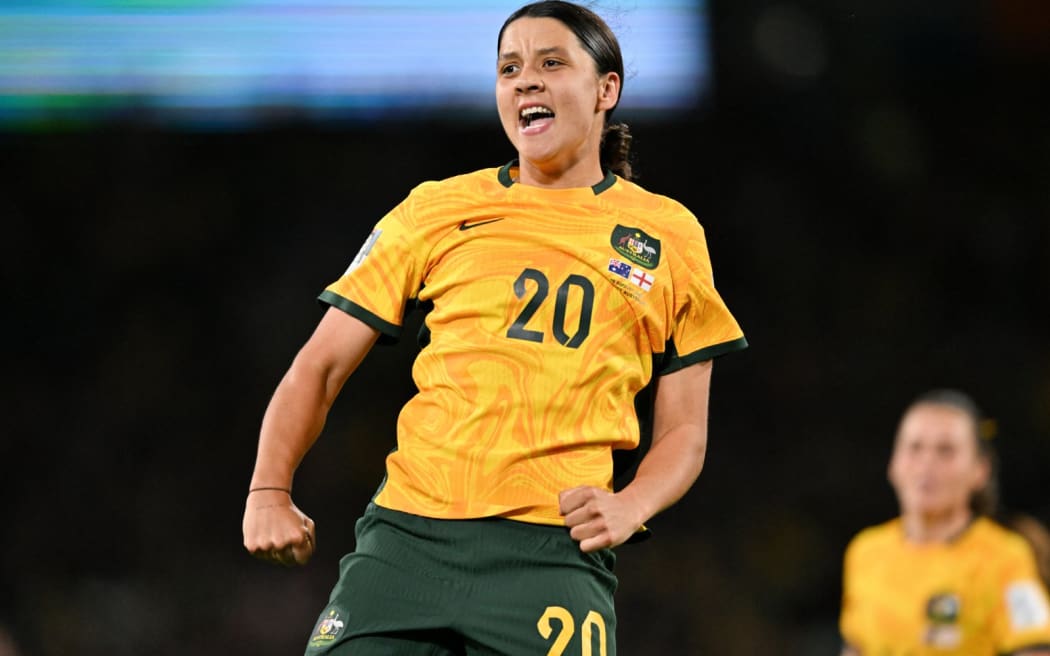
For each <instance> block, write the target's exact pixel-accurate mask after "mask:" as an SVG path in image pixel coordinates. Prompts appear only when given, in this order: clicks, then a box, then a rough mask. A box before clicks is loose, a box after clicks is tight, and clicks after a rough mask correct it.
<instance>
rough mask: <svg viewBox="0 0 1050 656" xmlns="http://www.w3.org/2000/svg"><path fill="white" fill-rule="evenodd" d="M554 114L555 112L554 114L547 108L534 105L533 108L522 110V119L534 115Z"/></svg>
mask: <svg viewBox="0 0 1050 656" xmlns="http://www.w3.org/2000/svg"><path fill="white" fill-rule="evenodd" d="M553 113H554V112H552V111H551V110H550V109H549V108H547V107H543V106H541V105H533V106H532V107H526V108H525V109H523V110H521V117H522V118H528V117H529V116H532V115H533V114H553Z"/></svg>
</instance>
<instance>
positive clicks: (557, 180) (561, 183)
mask: <svg viewBox="0 0 1050 656" xmlns="http://www.w3.org/2000/svg"><path fill="white" fill-rule="evenodd" d="M604 177H605V174H604V173H603V172H602V167H601V164H600V163H599V162H598V160H597V159H595V160H594V161H593V162H575V163H571V164H569V165H568V166H545V165H544V163H537V162H530V161H529V160H527V159H524V158H519V160H518V182H520V183H521V184H524V185H531V186H534V187H548V188H550V189H570V188H573V187H592V186H594V185H596V184H598V183H599V182H601V181H602V179H603V178H604Z"/></svg>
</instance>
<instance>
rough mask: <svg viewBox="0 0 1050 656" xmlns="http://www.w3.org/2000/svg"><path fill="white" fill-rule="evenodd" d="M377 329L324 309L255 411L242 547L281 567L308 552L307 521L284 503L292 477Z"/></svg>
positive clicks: (299, 561) (311, 529)
mask: <svg viewBox="0 0 1050 656" xmlns="http://www.w3.org/2000/svg"><path fill="white" fill-rule="evenodd" d="M377 337H378V333H377V332H376V331H375V330H374V329H373V328H371V327H370V326H368V325H367V324H365V323H363V322H361V321H359V320H358V319H355V318H354V317H351V316H350V315H348V314H346V313H345V312H343V311H342V310H338V309H335V308H329V309H328V311H327V312H326V313H325V315H324V317H323V318H322V319H321V321H320V323H319V324H318V326H317V329H316V330H315V331H314V333H313V335H311V337H310V339H309V340H307V342H306V344H305V345H304V346H303V347H302V349H301V350H300V351H299V353H298V355H296V357H295V360H294V361H293V362H292V366H291V367H290V368H289V369H288V373H286V374H285V376H284V378H283V379H282V380H281V382H280V383H279V384H278V385H277V390H276V391H275V392H274V395H273V398H272V399H271V400H270V404H269V405H268V406H267V408H266V414H265V415H264V416H263V422H262V430H261V431H260V434H259V450H258V453H257V455H256V460H255V472H254V473H253V474H252V482H251V485H250V487H249V489H253V490H254V489H256V488H277V489H264V490H258V491H256V492H250V493H249V494H248V499H247V503H246V504H245V509H244V522H243V526H242V528H243V530H244V546H245V548H246V549H248V551H250V552H251V553H252V555H254V556H257V557H259V558H263V559H265V560H272V561H275V562H279V563H282V564H284V565H293V564H300V565H302V564H305V563H306V562H307V561H308V560H309V559H310V556H311V555H312V554H313V550H314V545H315V544H316V538H315V533H314V523H313V520H311V519H310V518H309V517H307V516H306V515H305V514H303V513H302V512H301V511H300V510H299V509H298V508H296V507H295V504H294V503H292V499H291V494H290V492H284V491H282V490H289V491H290V490H291V489H292V477H293V475H294V473H295V470H296V468H297V467H298V466H299V463H300V461H302V459H303V456H305V455H306V452H307V451H309V449H310V447H311V446H313V443H314V441H315V440H316V439H317V436H318V435H320V433H321V429H322V428H323V427H324V422H325V419H326V418H327V416H328V410H329V408H331V406H332V403H333V402H334V401H335V398H336V396H338V394H339V390H340V389H342V387H343V383H345V382H346V379H347V378H348V377H349V376H350V374H351V373H353V371H354V369H356V368H357V365H358V364H360V362H361V360H362V359H363V358H364V357H365V354H367V353H368V351H369V349H370V348H371V347H372V345H373V344H374V343H375V340H376V338H377Z"/></svg>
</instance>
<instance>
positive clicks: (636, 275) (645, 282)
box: [630, 269, 656, 292]
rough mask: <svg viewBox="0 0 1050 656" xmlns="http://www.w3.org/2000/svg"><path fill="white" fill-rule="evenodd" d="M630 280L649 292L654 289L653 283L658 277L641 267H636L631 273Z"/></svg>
mask: <svg viewBox="0 0 1050 656" xmlns="http://www.w3.org/2000/svg"><path fill="white" fill-rule="evenodd" d="M630 281H631V283H632V284H634V285H637V286H638V287H641V288H642V291H643V292H647V291H649V290H650V289H652V287H653V283H654V282H656V277H655V276H653V275H652V274H650V273H647V272H645V271H642V270H641V269H635V270H634V272H633V273H631V277H630Z"/></svg>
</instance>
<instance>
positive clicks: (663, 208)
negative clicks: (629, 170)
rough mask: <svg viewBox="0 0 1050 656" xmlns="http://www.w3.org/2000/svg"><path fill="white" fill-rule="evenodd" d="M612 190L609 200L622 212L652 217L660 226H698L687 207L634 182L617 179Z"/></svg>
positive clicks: (690, 227)
mask: <svg viewBox="0 0 1050 656" xmlns="http://www.w3.org/2000/svg"><path fill="white" fill-rule="evenodd" d="M613 190H615V191H614V193H613V194H610V200H611V201H613V202H615V203H616V204H617V206H618V208H619V209H620V210H621V211H623V212H627V213H634V212H637V213H639V214H645V215H647V216H652V217H653V218H654V219H656V220H657V221H659V222H660V223H662V224H665V225H670V226H674V227H678V228H689V229H695V228H697V227H699V225H700V224H699V221H697V218H696V215H695V214H693V213H692V212H691V211H690V210H689V208H688V207H686V206H685V205H683V204H682V203H680V202H678V201H677V200H675V199H673V198H671V197H670V196H665V195H663V194H657V193H654V192H652V191H649V190H648V189H645V188H644V187H642V186H641V185H639V184H638V183H636V182H631V181H630V180H625V179H623V178H620V177H617V179H616V184H615V185H614V186H613V187H612V188H611V189H610V191H613Z"/></svg>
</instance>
